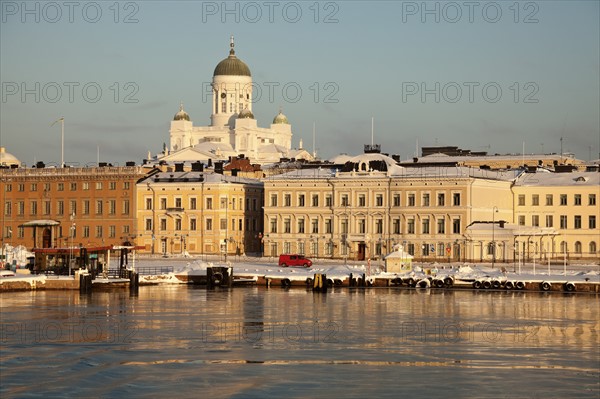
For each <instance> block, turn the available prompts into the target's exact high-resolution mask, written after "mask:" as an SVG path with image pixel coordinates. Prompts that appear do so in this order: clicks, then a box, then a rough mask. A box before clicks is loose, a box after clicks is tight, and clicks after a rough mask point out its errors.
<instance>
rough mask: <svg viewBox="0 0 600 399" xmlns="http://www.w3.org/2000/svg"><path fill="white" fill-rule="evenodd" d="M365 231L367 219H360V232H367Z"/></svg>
mask: <svg viewBox="0 0 600 399" xmlns="http://www.w3.org/2000/svg"><path fill="white" fill-rule="evenodd" d="M365 232H366V225H365V219H358V233H359V234H365Z"/></svg>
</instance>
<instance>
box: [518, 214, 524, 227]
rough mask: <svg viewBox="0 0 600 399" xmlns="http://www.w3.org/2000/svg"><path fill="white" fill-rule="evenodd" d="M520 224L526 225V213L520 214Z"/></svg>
mask: <svg viewBox="0 0 600 399" xmlns="http://www.w3.org/2000/svg"><path fill="white" fill-rule="evenodd" d="M519 226H525V215H519Z"/></svg>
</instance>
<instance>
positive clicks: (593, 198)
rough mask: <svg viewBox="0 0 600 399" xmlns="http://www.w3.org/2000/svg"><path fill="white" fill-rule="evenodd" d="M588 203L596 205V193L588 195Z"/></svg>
mask: <svg viewBox="0 0 600 399" xmlns="http://www.w3.org/2000/svg"><path fill="white" fill-rule="evenodd" d="M588 205H596V194H590V195H589V196H588Z"/></svg>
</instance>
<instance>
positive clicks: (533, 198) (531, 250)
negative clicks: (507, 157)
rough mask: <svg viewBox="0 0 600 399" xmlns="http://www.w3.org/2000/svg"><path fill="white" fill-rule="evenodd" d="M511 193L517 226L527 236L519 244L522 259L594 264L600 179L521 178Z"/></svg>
mask: <svg viewBox="0 0 600 399" xmlns="http://www.w3.org/2000/svg"><path fill="white" fill-rule="evenodd" d="M512 191H513V192H514V204H513V207H514V212H515V217H514V220H515V223H516V224H517V225H518V226H519V227H520V228H522V229H524V230H527V231H529V232H530V234H529V235H527V234H524V235H522V236H521V237H518V238H517V244H518V245H517V248H518V251H519V252H520V253H521V254H522V255H523V256H524V257H525V258H527V259H531V258H533V257H536V258H537V259H542V260H545V259H548V258H549V259H565V258H567V259H589V260H594V261H598V259H599V258H600V255H599V254H600V252H599V251H598V245H599V244H600V229H599V228H598V218H599V217H600V203H599V202H598V200H599V197H600V173H598V172H581V171H573V172H570V173H551V172H547V171H538V172H537V173H524V174H523V175H522V176H520V178H519V179H518V180H517V181H516V183H515V185H514V187H513V190H512ZM544 232H545V233H544Z"/></svg>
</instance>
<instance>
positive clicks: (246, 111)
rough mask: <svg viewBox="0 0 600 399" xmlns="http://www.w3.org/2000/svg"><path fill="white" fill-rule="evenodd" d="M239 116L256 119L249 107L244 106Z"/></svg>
mask: <svg viewBox="0 0 600 399" xmlns="http://www.w3.org/2000/svg"><path fill="white" fill-rule="evenodd" d="M238 118H246V119H254V114H253V113H252V111H250V110H249V109H248V108H244V109H243V110H242V112H240V113H239V115H238Z"/></svg>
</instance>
